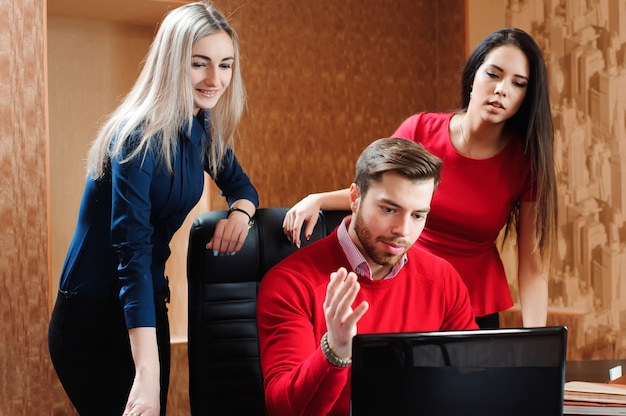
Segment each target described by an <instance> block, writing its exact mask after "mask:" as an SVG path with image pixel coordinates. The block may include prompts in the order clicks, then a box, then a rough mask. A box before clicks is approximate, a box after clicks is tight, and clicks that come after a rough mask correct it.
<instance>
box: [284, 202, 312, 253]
mask: <svg viewBox="0 0 626 416" xmlns="http://www.w3.org/2000/svg"><path fill="white" fill-rule="evenodd" d="M315 212H316V215H311V214H308V213H306V212H303V211H299V210H297V209H294V208H292V209H290V210H289V211H288V212H287V214H286V215H285V219H284V220H283V232H284V233H285V235H286V236H287V238H288V239H289V241H291V242H292V243H293V244H294V245H295V246H296V247H298V248H300V247H301V246H302V240H301V239H300V234H301V231H302V226H303V225H304V223H305V222H306V227H305V229H304V238H306V239H307V240H309V239H310V238H311V235H312V234H313V230H314V229H315V224H317V218H318V216H317V212H318V211H315Z"/></svg>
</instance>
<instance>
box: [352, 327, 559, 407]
mask: <svg viewBox="0 0 626 416" xmlns="http://www.w3.org/2000/svg"><path fill="white" fill-rule="evenodd" d="M566 350H567V328H566V327H564V326H558V327H543V328H525V329H496V330H471V331H446V332H421V333H387V334H358V335H356V336H355V338H354V340H353V344H352V370H351V371H352V382H351V383H352V384H351V394H352V415H353V416H366V415H377V416H380V415H387V414H388V415H425V416H429V415H437V416H441V415H446V416H452V415H481V416H489V415H498V416H501V415H507V416H511V415H524V416H528V415H533V416H542V415H546V416H556V415H561V414H562V413H563V385H564V382H565V357H566Z"/></svg>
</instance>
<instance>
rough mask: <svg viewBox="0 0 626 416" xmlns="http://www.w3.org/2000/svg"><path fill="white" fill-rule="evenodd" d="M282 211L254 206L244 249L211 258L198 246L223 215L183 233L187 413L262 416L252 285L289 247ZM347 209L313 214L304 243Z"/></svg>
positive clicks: (215, 213) (205, 217) (291, 248)
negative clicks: (315, 219) (185, 245)
mask: <svg viewBox="0 0 626 416" xmlns="http://www.w3.org/2000/svg"><path fill="white" fill-rule="evenodd" d="M287 210H288V209H287V208H261V209H259V210H258V211H257V213H256V215H255V221H256V223H255V225H254V226H253V227H252V228H251V229H250V232H249V234H248V237H247V239H246V242H245V244H244V245H243V248H242V249H241V251H240V252H239V253H237V254H236V255H234V256H218V257H214V256H213V252H212V251H211V250H207V249H206V248H205V246H206V243H207V242H208V241H209V240H210V239H211V237H212V235H213V232H214V231H215V224H216V223H217V221H218V220H220V219H222V218H225V217H226V214H227V211H212V212H207V213H206V214H203V215H201V216H200V217H198V218H197V219H196V220H195V221H194V223H193V225H192V227H191V232H190V236H189V253H188V259H187V279H188V288H189V327H188V348H189V399H190V404H191V413H192V414H193V415H226V414H228V415H248V416H252V415H264V412H265V403H264V395H263V379H262V375H261V367H260V363H259V346H258V334H257V328H256V297H257V292H258V286H259V282H260V281H261V279H262V277H263V275H264V274H265V272H267V270H268V269H269V268H271V267H272V266H273V265H274V264H276V263H277V262H279V261H280V260H281V259H283V258H284V257H286V256H287V255H289V254H291V253H292V252H293V251H294V250H295V247H294V246H293V245H292V244H290V243H289V242H288V241H287V238H286V237H285V235H284V234H283V230H282V222H283V218H284V216H285V213H286V212H287ZM348 214H349V212H346V211H325V212H320V214H319V219H318V222H317V225H316V226H315V230H314V232H313V235H312V236H311V239H310V240H309V241H306V240H305V239H302V241H303V246H304V245H306V244H309V243H310V242H313V241H315V240H317V239H319V238H321V237H324V236H326V235H328V234H329V233H330V232H332V231H333V230H334V229H335V227H336V226H337V225H338V224H339V223H340V222H341V220H342V219H343V218H344V217H345V216H346V215H348Z"/></svg>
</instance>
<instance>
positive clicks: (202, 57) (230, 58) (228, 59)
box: [191, 54, 235, 62]
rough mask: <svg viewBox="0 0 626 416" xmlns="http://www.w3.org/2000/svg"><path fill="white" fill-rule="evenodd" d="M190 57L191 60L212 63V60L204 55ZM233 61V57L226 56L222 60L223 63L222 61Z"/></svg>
mask: <svg viewBox="0 0 626 416" xmlns="http://www.w3.org/2000/svg"><path fill="white" fill-rule="evenodd" d="M191 57H192V58H200V59H204V60H207V61H212V59H211V58H209V57H208V56H206V55H200V54H195V55H191ZM234 59H235V58H234V57H232V56H227V57H225V58H223V59H222V62H224V61H232V60H234Z"/></svg>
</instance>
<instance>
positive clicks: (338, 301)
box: [324, 267, 367, 332]
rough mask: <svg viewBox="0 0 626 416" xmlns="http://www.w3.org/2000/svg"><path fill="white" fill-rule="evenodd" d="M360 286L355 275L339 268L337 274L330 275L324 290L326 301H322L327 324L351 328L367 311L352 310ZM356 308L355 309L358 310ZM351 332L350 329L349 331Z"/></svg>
mask: <svg viewBox="0 0 626 416" xmlns="http://www.w3.org/2000/svg"><path fill="white" fill-rule="evenodd" d="M360 289H361V285H360V284H359V282H358V279H357V276H356V274H355V273H353V272H350V273H348V272H347V271H346V269H345V268H343V267H342V268H340V269H339V270H337V272H334V273H331V276H330V282H329V283H328V287H327V288H326V299H325V300H324V313H325V315H326V321H327V324H329V325H331V326H333V327H338V328H340V327H344V326H345V327H348V328H350V327H352V326H354V325H356V322H357V321H358V320H359V319H360V318H361V317H362V316H363V314H364V313H365V312H366V311H367V309H365V310H363V309H362V307H361V305H359V307H361V309H359V310H358V311H357V310H354V311H353V310H352V304H353V303H354V301H355V299H356V296H357V294H358V293H359V290H360ZM359 307H357V309H358V308H359ZM349 332H351V328H350V329H349Z"/></svg>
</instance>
